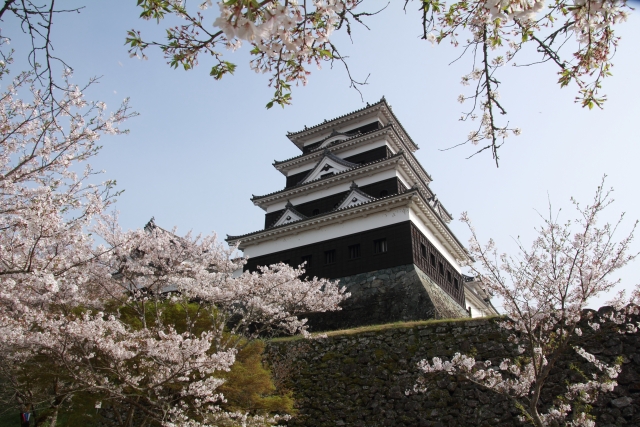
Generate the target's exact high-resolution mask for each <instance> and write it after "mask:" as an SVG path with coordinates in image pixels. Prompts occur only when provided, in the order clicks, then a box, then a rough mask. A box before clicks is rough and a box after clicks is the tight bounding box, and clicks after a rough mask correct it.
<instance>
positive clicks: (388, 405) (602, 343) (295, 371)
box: [266, 319, 640, 427]
mask: <svg viewBox="0 0 640 427" xmlns="http://www.w3.org/2000/svg"><path fill="white" fill-rule="evenodd" d="M581 340H582V342H581V343H580V344H581V345H582V346H583V347H585V348H586V349H588V350H590V351H591V352H593V353H594V354H596V355H597V356H598V357H599V358H600V359H602V360H604V361H606V362H609V363H611V362H613V361H614V360H615V359H616V358H617V357H620V358H621V359H622V362H623V366H622V374H621V375H620V377H619V378H618V383H619V385H618V386H617V387H616V389H615V390H614V391H613V392H612V393H609V394H607V395H605V396H604V397H602V398H601V399H600V400H599V401H598V402H597V404H596V405H594V410H593V413H594V414H595V416H596V417H597V418H596V420H597V425H598V426H602V427H605V426H606V427H610V426H640V406H639V404H640V354H639V351H640V339H639V335H638V334H635V335H619V334H616V333H612V332H611V331H608V332H607V329H606V328H604V329H603V330H602V332H601V333H599V334H598V335H590V336H588V334H586V333H585V335H583V337H582V338H581ZM457 351H460V352H472V353H476V355H477V356H476V358H477V359H480V360H485V359H490V360H492V362H493V363H494V364H496V363H499V362H500V360H501V359H502V358H503V357H508V356H513V354H514V349H513V348H512V347H511V346H510V344H508V343H507V340H506V336H505V335H504V333H503V331H502V330H500V329H499V328H498V326H497V324H496V320H495V319H494V320H491V319H488V320H487V319H473V320H459V321H441V322H415V323H413V324H408V325H404V326H401V325H386V326H384V327H369V328H362V330H360V331H357V330H356V331H350V332H345V333H340V332H337V333H334V335H331V334H330V336H329V337H327V338H324V339H318V340H294V341H278V340H276V341H273V342H271V343H270V344H269V345H268V346H267V354H266V356H267V359H268V360H269V361H270V363H271V365H272V369H273V372H274V374H275V376H276V379H277V380H278V382H279V383H280V384H281V385H282V386H284V387H285V388H286V389H289V390H291V391H292V392H293V394H294V397H295V399H296V404H297V407H298V409H299V413H298V415H297V416H296V417H294V418H293V419H292V420H290V421H289V423H288V425H289V426H291V427H294V426H295V427H298V426H300V427H302V426H305V427H334V426H356V427H365V426H366V427H377V426H397V427H402V426H406V427H410V426H411V427H413V426H420V427H445V426H451V427H453V426H484V427H507V426H509V427H511V426H520V425H523V424H521V423H520V422H519V421H518V420H517V418H516V417H517V415H518V414H519V411H518V410H517V409H516V408H515V407H514V406H513V405H512V404H511V403H510V402H509V401H507V400H506V399H504V398H502V397H500V396H498V395H496V394H494V393H492V392H489V391H485V390H482V389H481V388H479V387H477V386H474V385H473V384H471V383H469V382H467V381H466V380H464V379H463V378H462V377H457V376H449V375H447V374H437V375H433V376H430V377H428V382H427V391H426V392H425V393H420V394H412V393H409V394H408V395H407V394H406V393H405V392H406V391H407V390H411V389H412V387H413V385H414V384H415V381H416V379H417V378H418V376H419V372H418V370H417V368H416V364H417V363H418V361H419V360H421V359H424V358H429V359H430V358H432V357H434V356H439V357H442V358H447V357H451V356H452V355H453V354H454V353H455V352H457ZM571 363H575V364H577V365H578V366H582V367H583V368H584V367H585V366H586V365H585V364H584V363H583V360H582V359H581V358H580V357H579V356H577V355H575V354H571V355H568V356H567V358H566V359H565V360H561V361H560V362H559V363H558V364H557V369H556V370H555V372H553V374H552V378H551V383H552V384H555V386H554V387H551V388H550V389H549V390H548V391H547V392H546V393H545V394H544V395H543V399H545V400H546V401H547V402H551V400H552V399H553V397H554V396H557V395H558V394H561V393H563V392H564V387H563V385H564V383H565V381H566V380H567V379H568V378H569V377H570V376H574V375H577V374H576V373H575V371H572V370H571V369H570V368H569V365H570V364H571Z"/></svg>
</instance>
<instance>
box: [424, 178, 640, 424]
mask: <svg viewBox="0 0 640 427" xmlns="http://www.w3.org/2000/svg"><path fill="white" fill-rule="evenodd" d="M603 185H604V180H603V184H602V185H601V186H600V187H598V189H597V191H596V194H595V197H594V199H593V201H592V203H591V204H590V205H588V206H585V207H583V206H581V205H579V204H578V203H577V202H575V201H574V202H573V203H574V205H575V208H576V212H577V218H576V219H575V220H573V221H567V222H565V223H561V222H560V221H559V219H558V217H557V215H556V216H554V212H553V211H551V209H550V210H549V216H548V217H547V218H543V219H544V223H543V225H542V227H540V228H539V229H538V237H537V238H536V239H535V240H534V242H533V244H532V245H531V248H526V247H525V246H524V245H523V244H522V243H520V242H518V244H519V249H520V255H519V256H518V257H510V256H508V255H505V254H502V255H498V252H497V250H496V248H495V245H494V242H493V241H491V240H490V241H489V243H488V244H486V245H484V246H483V245H481V244H480V242H479V239H478V236H477V234H476V232H475V230H474V229H473V227H472V226H471V223H470V221H469V218H468V217H467V215H466V214H463V216H462V221H463V222H465V223H466V224H467V225H469V228H470V230H471V235H472V237H471V239H470V243H469V245H470V252H471V255H472V256H473V257H474V258H475V259H476V261H477V262H479V264H480V267H478V268H477V269H476V268H474V270H475V271H476V273H477V274H479V275H480V277H481V280H482V281H483V283H484V284H485V286H486V287H487V288H488V289H489V290H491V291H492V292H494V293H495V294H496V295H498V296H499V297H500V298H501V299H502V301H503V304H504V305H503V307H504V311H505V313H504V314H505V315H506V318H505V319H504V320H501V321H499V326H500V327H501V328H502V329H503V330H505V331H506V332H507V333H508V334H509V340H510V341H511V342H512V343H513V345H514V347H515V348H516V349H517V353H519V356H517V357H515V358H505V359H503V360H502V362H501V363H500V364H499V366H491V362H490V361H485V362H481V361H477V360H475V359H474V358H473V357H470V356H468V355H463V354H460V353H456V354H455V356H454V357H453V358H452V359H451V360H449V361H443V360H442V359H440V358H437V357H436V358H433V360H432V361H431V362H430V361H428V360H423V361H421V362H420V363H419V368H420V369H421V370H422V371H423V372H424V373H425V374H429V373H434V372H448V373H449V374H451V375H454V374H461V375H463V376H465V377H466V378H467V379H468V380H470V381H472V382H474V383H476V384H478V385H480V386H482V387H485V388H487V389H489V390H491V391H494V392H496V393H499V394H502V395H505V396H508V397H509V398H510V399H512V401H513V402H514V403H515V405H516V406H517V407H518V408H519V409H520V410H521V412H522V418H523V420H525V421H527V422H530V423H532V424H533V425H536V426H539V427H541V426H550V425H571V426H593V425H595V424H594V422H593V420H592V418H591V417H590V416H589V414H588V413H587V409H586V408H588V406H587V405H588V404H589V403H591V402H593V401H595V399H596V398H597V396H598V394H599V393H600V392H603V391H609V390H612V389H613V388H614V387H615V386H616V381H615V379H616V377H617V376H618V373H619V372H620V366H619V365H617V364H612V365H609V364H606V363H604V362H602V361H600V360H598V358H597V357H596V356H594V355H593V354H590V353H589V352H587V351H586V350H585V349H583V348H581V347H580V346H579V345H578V344H577V338H579V337H580V336H582V334H583V331H582V329H581V327H585V325H588V327H590V328H592V329H594V330H598V329H600V325H601V323H602V322H607V323H608V324H613V323H617V324H619V325H620V327H619V331H620V332H622V333H624V332H626V331H627V328H628V329H629V330H630V331H635V330H636V329H637V325H635V324H633V323H632V320H633V317H632V316H633V315H637V314H638V307H637V303H638V302H639V301H638V291H639V288H636V290H635V291H634V293H633V295H632V298H631V300H629V299H626V298H625V297H624V294H622V295H620V296H619V297H618V299H617V301H618V308H619V309H620V311H618V312H615V311H612V312H611V313H610V314H605V315H603V316H602V317H600V318H598V319H597V320H596V318H595V317H593V312H592V311H591V312H589V311H585V308H586V307H587V304H588V303H589V301H590V300H591V299H593V298H594V297H596V296H598V295H602V294H604V293H606V292H608V291H610V290H611V289H612V288H613V287H614V286H615V285H617V284H618V283H619V280H615V279H613V278H612V275H613V273H615V272H616V271H617V270H618V269H620V268H621V267H623V266H624V265H626V264H627V263H628V262H630V261H631V260H633V259H634V258H635V257H636V256H637V254H630V253H629V252H630V244H631V241H632V239H633V234H634V230H635V226H636V224H637V223H636V224H634V226H633V229H632V230H631V232H630V233H629V234H628V235H626V236H625V237H623V238H622V239H620V240H617V239H616V236H615V234H616V232H617V231H618V228H619V226H620V224H621V221H622V217H623V216H621V217H620V219H619V220H618V222H616V223H614V224H609V223H607V224H605V225H599V224H598V217H599V216H600V215H601V214H602V212H603V210H605V209H606V208H607V207H608V206H609V205H610V204H611V203H612V201H613V200H612V198H611V190H609V191H607V190H605V189H604V188H603ZM472 268H473V267H472ZM630 302H631V303H634V304H636V305H628V304H629V303H630ZM612 321H613V322H612ZM570 351H574V352H575V353H576V354H578V355H580V356H581V357H582V358H584V359H585V360H586V361H587V362H588V363H589V364H590V365H591V366H592V367H593V370H594V374H593V376H591V377H586V378H585V380H584V381H583V382H573V383H569V384H567V386H566V390H565V392H564V394H563V395H562V396H560V397H558V398H557V399H556V400H555V401H554V402H548V401H547V402H542V401H541V396H542V394H543V392H544V391H545V389H546V387H547V386H548V379H549V376H550V374H551V372H552V370H553V369H554V367H556V365H557V363H558V361H559V359H560V358H561V357H562V356H563V355H564V354H566V353H567V352H570ZM555 385H556V386H557V384H555ZM418 388H419V385H418ZM556 393H557V392H556Z"/></svg>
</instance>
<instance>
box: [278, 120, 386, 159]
mask: <svg viewBox="0 0 640 427" xmlns="http://www.w3.org/2000/svg"><path fill="white" fill-rule="evenodd" d="M389 127H393V124H392V123H389V124H388V125H386V126H384V127H381V128H380V129H374V130H372V131H369V132H365V133H358V134H355V135H353V136H352V137H350V138H347V139H341V140H339V141H335V142H332V143H331V144H330V145H328V146H327V147H318V148H314V149H313V150H311V151H308V152H306V153H302V154H298V155H297V156H293V157H291V158H289V159H286V160H274V161H273V165H274V166H275V165H280V164H282V163H287V162H290V161H291V160H295V159H299V158H301V157H304V156H308V155H309V154H315V153H317V152H318V151H321V150H325V149H327V148H328V147H331V146H333V145H338V144H342V143H343V142H345V141H350V140H352V139H355V138H360V137H361V136H364V135H369V134H371V133H374V132H379V131H381V130H383V129H387V128H389Z"/></svg>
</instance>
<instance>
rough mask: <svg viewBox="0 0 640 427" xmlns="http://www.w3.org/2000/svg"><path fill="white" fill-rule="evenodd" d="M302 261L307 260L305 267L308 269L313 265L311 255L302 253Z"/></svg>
mask: <svg viewBox="0 0 640 427" xmlns="http://www.w3.org/2000/svg"><path fill="white" fill-rule="evenodd" d="M302 262H306V264H305V265H304V268H306V269H308V268H309V267H311V255H302Z"/></svg>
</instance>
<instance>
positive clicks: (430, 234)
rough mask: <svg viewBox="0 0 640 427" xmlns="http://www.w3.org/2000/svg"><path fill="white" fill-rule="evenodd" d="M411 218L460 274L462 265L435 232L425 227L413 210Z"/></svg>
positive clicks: (410, 214)
mask: <svg viewBox="0 0 640 427" xmlns="http://www.w3.org/2000/svg"><path fill="white" fill-rule="evenodd" d="M409 217H410V218H411V221H412V222H413V223H414V224H415V225H416V226H417V227H418V229H419V230H420V231H421V232H422V234H424V235H425V236H426V237H427V239H429V241H430V242H431V243H433V246H435V247H436V249H438V251H440V253H441V254H442V255H443V256H444V257H445V258H446V259H447V261H449V263H451V265H452V266H453V268H455V269H456V271H457V272H458V273H460V272H461V271H460V264H458V262H457V261H456V259H455V257H454V256H453V255H451V253H450V252H449V251H448V250H447V249H446V248H445V247H444V245H443V244H442V243H441V242H440V240H439V239H438V238H437V237H436V236H435V234H433V232H432V231H431V230H430V229H429V228H428V227H427V226H426V225H425V223H424V222H422V220H421V219H420V218H419V217H418V215H416V213H415V212H414V211H413V210H411V212H410V213H409Z"/></svg>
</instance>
